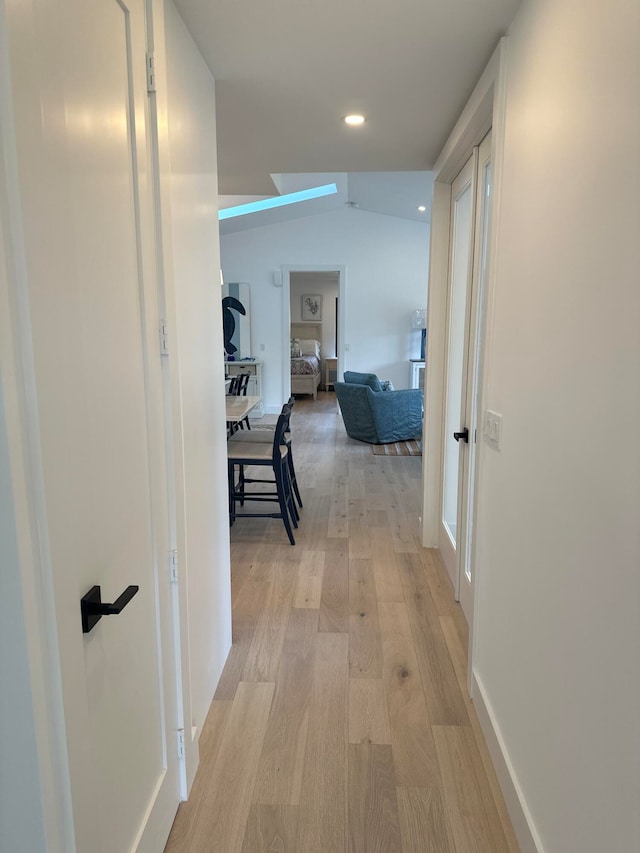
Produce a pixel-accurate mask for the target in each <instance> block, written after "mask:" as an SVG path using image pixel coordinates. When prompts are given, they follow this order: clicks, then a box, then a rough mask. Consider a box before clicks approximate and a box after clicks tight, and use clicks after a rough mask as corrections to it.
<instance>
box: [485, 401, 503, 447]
mask: <svg viewBox="0 0 640 853" xmlns="http://www.w3.org/2000/svg"><path fill="white" fill-rule="evenodd" d="M482 435H483V436H484V440H485V442H486V443H487V444H488V445H489V447H493V449H494V450H500V447H501V445H502V415H500V414H498V412H492V411H491V410H490V409H486V410H485V413H484V419H483V423H482Z"/></svg>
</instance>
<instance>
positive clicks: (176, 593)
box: [145, 0, 200, 800]
mask: <svg viewBox="0 0 640 853" xmlns="http://www.w3.org/2000/svg"><path fill="white" fill-rule="evenodd" d="M145 6H146V15H147V50H148V51H149V52H150V53H153V55H154V60H155V82H156V86H155V90H154V93H153V94H152V95H150V97H149V113H150V121H149V123H148V139H149V146H150V152H151V153H150V158H151V170H152V180H153V204H154V219H155V223H154V224H155V255H156V270H157V281H158V307H159V311H160V314H161V315H162V316H164V317H166V323H167V325H168V330H169V340H170V347H171V354H170V357H169V358H167V359H163V361H162V387H163V404H164V427H165V450H166V465H167V499H168V504H169V519H168V520H169V550H170V551H175V552H176V556H177V562H178V583H177V584H172V585H171V590H170V597H171V619H172V639H173V648H172V649H171V658H170V660H169V661H168V662H169V663H170V665H171V666H173V667H175V684H176V697H175V698H176V726H177V728H179V729H185V731H186V730H187V728H189V730H191V728H192V727H191V726H190V725H188V726H187V721H188V723H189V724H190V723H191V720H192V719H193V714H192V701H191V657H190V646H189V612H188V607H187V600H188V597H187V577H188V572H187V547H186V502H185V482H184V434H183V429H182V390H181V381H180V347H179V346H178V332H177V324H176V322H175V318H176V303H175V289H174V278H173V252H172V246H173V243H172V233H171V222H172V219H171V193H170V192H169V186H168V183H167V182H166V180H163V175H164V176H166V175H169V174H170V172H171V169H170V159H169V142H168V123H167V122H166V121H162V120H161V117H162V116H163V115H164V116H166V114H167V111H168V103H167V98H168V83H167V69H166V55H165V31H164V23H165V22H164V7H163V6H162V5H161V4H159V3H158V0H145ZM156 7H157V8H156ZM156 46H158V48H159V49H158V50H156ZM169 736H170V732H169V731H167V737H168V738H169ZM198 736H199V732H198V730H197V727H196V729H195V733H194V734H193V736H192V737H186V738H185V755H184V758H182V759H180V761H179V773H180V795H181V797H182V799H183V800H186V799H187V797H188V795H189V792H190V791H191V787H192V785H193V781H194V779H195V775H196V771H197V769H198V765H199V763H200V755H199V747H198ZM169 748H172V745H169Z"/></svg>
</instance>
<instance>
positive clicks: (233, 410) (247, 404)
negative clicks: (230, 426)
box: [224, 395, 262, 423]
mask: <svg viewBox="0 0 640 853" xmlns="http://www.w3.org/2000/svg"><path fill="white" fill-rule="evenodd" d="M224 399H225V405H226V409H227V420H228V421H233V422H234V423H237V422H238V421H241V420H242V419H243V418H246V416H247V415H248V414H249V412H250V411H251V410H252V409H255V407H256V406H257V405H259V404H260V403H261V402H262V397H260V396H254V397H251V396H249V395H247V396H246V397H225V398H224Z"/></svg>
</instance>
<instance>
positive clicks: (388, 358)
mask: <svg viewBox="0 0 640 853" xmlns="http://www.w3.org/2000/svg"><path fill="white" fill-rule="evenodd" d="M221 252H222V268H223V271H224V277H225V281H248V282H250V284H251V311H252V318H253V320H252V322H253V324H254V325H253V328H252V334H251V336H252V341H253V348H254V352H255V354H256V355H257V356H259V357H260V358H263V359H264V361H265V365H264V371H263V391H264V396H265V403H266V406H267V408H268V410H273V411H279V409H280V406H281V405H282V401H283V397H284V393H283V388H282V368H281V358H282V346H283V342H285V341H286V345H287V347H288V341H289V330H288V329H283V328H282V301H281V300H282V293H283V290H282V288H277V287H274V285H273V281H274V277H273V273H274V272H277V271H279V270H280V269H281V267H282V265H283V264H284V265H296V264H300V265H301V266H302V267H303V268H309V267H313V266H314V265H316V264H317V265H318V266H319V267H324V268H326V267H327V266H329V267H330V266H332V265H335V269H337V268H338V267H339V266H345V267H346V276H345V284H346V305H345V311H346V335H345V341H343V344H347V345H348V346H349V351H348V352H345V353H344V364H345V369H349V370H362V371H371V372H373V373H377V374H378V375H379V376H380V377H381V378H384V379H391V381H392V382H393V384H394V385H395V387H396V388H407V387H409V379H410V371H409V361H408V360H409V359H410V358H412V357H418V356H419V355H420V336H419V332H415V331H412V330H411V312H412V310H415V309H416V308H418V307H425V306H426V302H427V273H428V263H429V229H428V226H427V225H424V224H422V223H418V222H410V221H408V220H404V219H397V218H394V217H390V216H382V215H380V214H377V213H369V212H368V211H364V210H352V209H349V208H346V209H344V210H341V211H337V212H335V211H332V212H330V213H323V214H319V215H317V216H311V217H305V218H301V219H297V220H294V221H291V222H283V223H281V224H277V225H271V226H268V227H264V228H255V229H252V230H250V231H243V232H239V233H236V234H227V235H224V236H223V237H222V238H221ZM261 344H264V347H265V349H264V351H262V350H260V345H261Z"/></svg>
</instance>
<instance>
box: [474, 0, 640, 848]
mask: <svg viewBox="0 0 640 853" xmlns="http://www.w3.org/2000/svg"><path fill="white" fill-rule="evenodd" d="M638 9H639V7H638V4H637V3H628V2H626V0H611V2H609V3H606V4H597V3H595V4H594V3H591V4H588V8H585V4H584V3H583V2H581V0H535V2H533V0H530V1H529V2H525V4H524V5H523V7H522V9H521V11H520V13H519V15H518V16H517V18H516V21H515V23H514V25H513V27H512V29H511V31H510V38H509V45H508V93H507V102H506V117H507V118H506V135H505V151H504V169H503V184H502V196H501V202H500V209H499V214H498V222H497V224H498V229H499V230H498V256H497V264H496V268H495V273H496V281H495V291H494V293H493V308H492V312H491V316H490V328H491V329H492V334H491V340H490V345H489V347H488V352H487V366H486V389H485V394H486V396H485V406H486V407H487V408H490V409H493V410H495V411H497V412H501V413H502V415H503V417H504V424H503V447H502V450H501V451H500V452H495V451H492V450H490V449H488V448H487V447H486V446H482V449H481V476H480V483H479V494H478V499H479V522H478V531H477V536H478V538H477V549H478V563H477V577H478V579H479V589H478V595H477V606H478V607H479V621H478V624H477V631H476V638H475V639H476V654H475V675H476V678H477V679H478V682H479V684H480V687H481V688H482V691H483V693H484V696H485V699H486V700H487V703H488V705H489V706H490V709H491V710H492V712H493V718H494V719H493V722H494V725H495V728H496V730H497V732H498V734H499V736H500V737H501V738H502V740H503V744H504V747H505V752H506V755H507V758H508V760H509V761H510V762H511V765H512V768H513V773H514V777H515V780H516V782H517V784H519V786H520V789H521V792H522V796H523V801H524V804H525V808H526V809H528V811H529V814H530V817H531V823H532V826H533V829H534V834H535V833H537V836H538V839H539V844H540V847H541V849H543V850H545V851H548V853H568V851H580V853H603V851H605V850H606V851H607V853H630V851H632V850H638V849H639V845H640V824H639V816H640V809H639V808H638V803H639V802H640V727H639V722H638V721H639V720H640V714H639V713H638V709H639V707H640V612H639V602H640V545H639V533H638V531H639V529H640V526H639V523H638V519H639V517H640V455H639V451H638V424H639V423H640V382H639V379H638V370H639V365H640V337H639V329H640V286H639V283H638V282H639V278H638V276H639V270H640V250H639V247H640V240H639V239H638V235H639V234H640V206H639V191H640V170H639V165H638V152H639V151H640V116H639V106H638V105H639V100H638V91H639V90H638V81H639V79H640V74H639V70H640V61H639V57H640V37H639V34H640V20H639V12H638Z"/></svg>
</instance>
